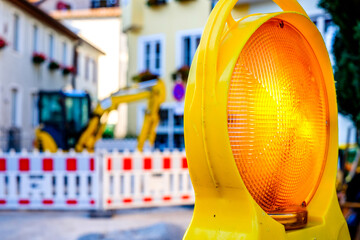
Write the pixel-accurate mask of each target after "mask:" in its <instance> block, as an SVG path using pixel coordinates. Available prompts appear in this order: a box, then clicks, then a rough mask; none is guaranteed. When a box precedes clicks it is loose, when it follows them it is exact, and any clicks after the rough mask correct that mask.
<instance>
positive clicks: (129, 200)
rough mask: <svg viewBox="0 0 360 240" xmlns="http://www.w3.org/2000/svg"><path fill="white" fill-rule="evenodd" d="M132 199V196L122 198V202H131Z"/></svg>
mask: <svg viewBox="0 0 360 240" xmlns="http://www.w3.org/2000/svg"><path fill="white" fill-rule="evenodd" d="M132 201H133V200H132V198H124V199H123V202H124V203H131V202H132Z"/></svg>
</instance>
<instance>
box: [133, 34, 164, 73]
mask: <svg viewBox="0 0 360 240" xmlns="http://www.w3.org/2000/svg"><path fill="white" fill-rule="evenodd" d="M156 43H160V68H159V69H157V68H156V67H155V62H156V60H155V59H156V55H155V51H156ZM146 44H150V68H149V69H148V70H150V72H151V73H153V74H157V75H159V76H164V70H165V49H166V43H165V35H164V34H156V35H150V36H143V37H139V39H138V72H139V73H140V72H143V71H145V70H147V69H146V66H145V65H146V64H145V51H146V49H145V47H146Z"/></svg>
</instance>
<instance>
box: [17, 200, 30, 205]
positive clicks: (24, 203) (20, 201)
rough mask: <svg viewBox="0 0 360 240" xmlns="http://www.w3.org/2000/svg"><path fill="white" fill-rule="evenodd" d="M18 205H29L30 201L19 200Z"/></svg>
mask: <svg viewBox="0 0 360 240" xmlns="http://www.w3.org/2000/svg"><path fill="white" fill-rule="evenodd" d="M19 204H21V205H27V204H30V200H29V199H20V200H19Z"/></svg>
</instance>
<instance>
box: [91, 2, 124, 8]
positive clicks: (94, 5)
mask: <svg viewBox="0 0 360 240" xmlns="http://www.w3.org/2000/svg"><path fill="white" fill-rule="evenodd" d="M118 6H119V0H91V8H103V7H118Z"/></svg>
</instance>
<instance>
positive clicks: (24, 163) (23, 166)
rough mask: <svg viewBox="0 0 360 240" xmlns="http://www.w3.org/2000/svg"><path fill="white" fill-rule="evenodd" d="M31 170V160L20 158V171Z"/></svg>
mask: <svg viewBox="0 0 360 240" xmlns="http://www.w3.org/2000/svg"><path fill="white" fill-rule="evenodd" d="M29 170H30V161H29V159H28V158H20V159H19V171H21V172H27V171H29Z"/></svg>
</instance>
